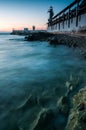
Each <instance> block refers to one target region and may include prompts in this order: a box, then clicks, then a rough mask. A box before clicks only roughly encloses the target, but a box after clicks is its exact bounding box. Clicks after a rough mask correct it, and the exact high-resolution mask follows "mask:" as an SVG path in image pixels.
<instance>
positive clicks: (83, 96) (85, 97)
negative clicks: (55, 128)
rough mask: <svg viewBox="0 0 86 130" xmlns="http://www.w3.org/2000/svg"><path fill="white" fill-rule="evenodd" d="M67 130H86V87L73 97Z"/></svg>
mask: <svg viewBox="0 0 86 130" xmlns="http://www.w3.org/2000/svg"><path fill="white" fill-rule="evenodd" d="M77 106H78V107H77ZM66 130H86V87H84V88H83V89H81V90H80V91H79V92H78V93H77V94H76V95H75V96H74V97H73V108H72V109H71V110H70V115H69V118H68V123H67V126H66Z"/></svg>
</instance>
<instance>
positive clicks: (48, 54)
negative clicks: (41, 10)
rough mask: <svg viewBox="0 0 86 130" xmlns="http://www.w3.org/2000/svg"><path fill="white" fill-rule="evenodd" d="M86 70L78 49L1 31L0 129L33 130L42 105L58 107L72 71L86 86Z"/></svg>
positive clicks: (44, 106)
mask: <svg viewBox="0 0 86 130" xmlns="http://www.w3.org/2000/svg"><path fill="white" fill-rule="evenodd" d="M85 74H86V60H85V59H84V58H82V57H81V56H80V54H79V51H78V49H73V48H69V47H67V46H62V45H60V46H51V45H49V44H48V43H47V42H40V41H35V42H28V41H25V40H24V36H16V35H14V36H13V35H9V34H1V35H0V130H17V129H19V130H20V129H22V130H30V126H31V124H33V122H34V120H35V119H36V117H37V115H38V113H39V112H40V111H41V110H42V109H44V108H51V109H52V108H56V103H57V101H58V99H59V98H60V97H61V96H63V95H64V94H65V93H66V91H67V88H66V85H65V83H66V81H68V80H70V77H71V75H72V77H75V78H77V77H79V78H80V86H81V87H84V85H86V78H85ZM35 99H37V100H36V101H35ZM28 100H30V101H31V102H30V105H29V103H28ZM34 102H38V103H39V105H36V103H34ZM22 108H23V109H22Z"/></svg>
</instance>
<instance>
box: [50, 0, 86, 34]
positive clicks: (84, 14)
mask: <svg viewBox="0 0 86 130" xmlns="http://www.w3.org/2000/svg"><path fill="white" fill-rule="evenodd" d="M48 31H49V32H68V31H69V32H70V31H72V32H76V31H86V0H75V1H74V2H73V3H71V4H70V5H68V6H67V7H66V8H65V9H63V10H62V11H61V12H59V13H58V14H56V15H55V16H53V17H52V20H51V22H49V20H48Z"/></svg>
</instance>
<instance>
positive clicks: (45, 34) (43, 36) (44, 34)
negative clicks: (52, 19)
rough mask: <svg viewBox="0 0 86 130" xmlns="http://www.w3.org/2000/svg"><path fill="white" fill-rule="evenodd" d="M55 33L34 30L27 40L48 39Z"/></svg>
mask: <svg viewBox="0 0 86 130" xmlns="http://www.w3.org/2000/svg"><path fill="white" fill-rule="evenodd" d="M52 36H53V34H51V33H48V32H40V31H39V32H34V33H30V34H29V35H28V36H27V37H25V40H26V41H47V40H48V39H49V38H50V37H52Z"/></svg>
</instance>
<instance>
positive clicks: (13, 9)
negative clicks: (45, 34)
mask: <svg viewBox="0 0 86 130" xmlns="http://www.w3.org/2000/svg"><path fill="white" fill-rule="evenodd" d="M73 1H74V0H0V31H11V30H12V29H23V28H28V29H32V26H33V25H34V26H35V27H36V29H46V27H47V24H46V23H47V21H48V18H49V14H48V13H47V12H48V9H49V7H50V6H53V10H54V15H55V14H57V13H59V11H61V10H62V9H64V8H65V7H66V6H67V5H69V4H70V3H72V2H73Z"/></svg>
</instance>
